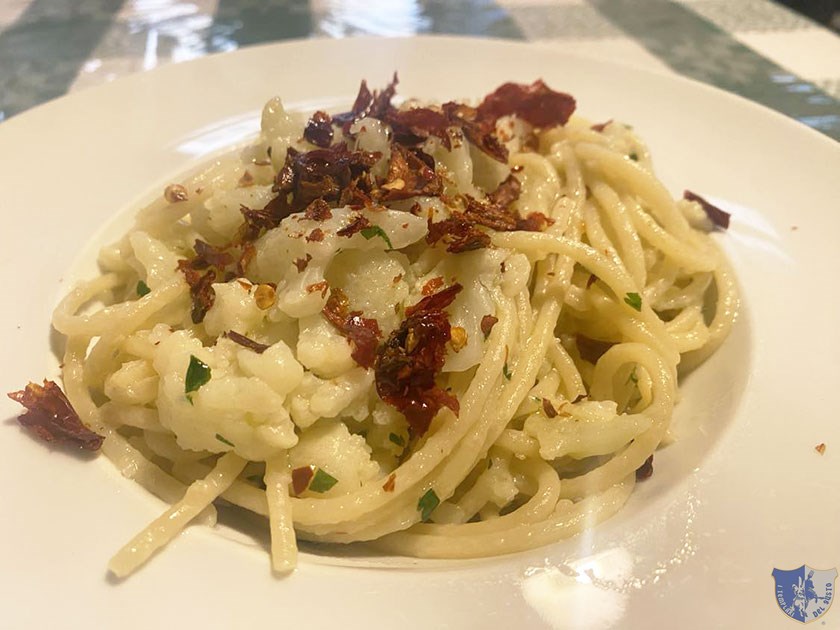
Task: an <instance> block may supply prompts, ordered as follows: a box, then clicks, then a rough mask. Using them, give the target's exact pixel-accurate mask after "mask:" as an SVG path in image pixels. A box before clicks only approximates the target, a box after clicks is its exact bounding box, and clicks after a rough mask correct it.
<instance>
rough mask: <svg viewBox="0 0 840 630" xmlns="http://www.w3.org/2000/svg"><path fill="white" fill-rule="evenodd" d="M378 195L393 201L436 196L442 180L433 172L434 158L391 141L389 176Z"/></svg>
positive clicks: (441, 185) (440, 188)
mask: <svg viewBox="0 0 840 630" xmlns="http://www.w3.org/2000/svg"><path fill="white" fill-rule="evenodd" d="M380 191H384V192H382V193H380V195H379V196H380V198H381V199H382V200H384V201H396V200H398V199H408V198H409V197H417V196H420V195H422V196H428V197H437V196H439V195H440V194H441V193H442V192H443V180H441V178H440V176H439V175H438V174H437V173H435V161H434V158H432V157H431V156H430V155H428V154H427V153H424V152H423V151H421V150H420V149H410V148H408V147H405V146H403V145H401V144H397V143H392V144H391V161H390V162H389V164H388V176H387V177H386V179H385V182H384V183H382V184H380Z"/></svg>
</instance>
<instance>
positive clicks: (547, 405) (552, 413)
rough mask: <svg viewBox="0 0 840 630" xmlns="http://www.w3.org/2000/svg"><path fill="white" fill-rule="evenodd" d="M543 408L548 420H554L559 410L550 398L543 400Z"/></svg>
mask: <svg viewBox="0 0 840 630" xmlns="http://www.w3.org/2000/svg"><path fill="white" fill-rule="evenodd" d="M542 408H543V412H544V413H545V416H546V418H554V417H556V416H557V410H556V409H555V408H554V405H552V404H551V401H550V400H549V399H548V398H543V399H542Z"/></svg>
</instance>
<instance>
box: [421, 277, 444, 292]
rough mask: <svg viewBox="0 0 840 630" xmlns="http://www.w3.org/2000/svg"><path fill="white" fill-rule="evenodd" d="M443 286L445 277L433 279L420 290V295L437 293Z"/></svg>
mask: <svg viewBox="0 0 840 630" xmlns="http://www.w3.org/2000/svg"><path fill="white" fill-rule="evenodd" d="M442 286H443V276H437V277H436V278H432V279H431V280H429V281H428V282H427V283H426V284H424V285H423V288H422V289H421V290H420V293H422V294H423V295H431V294H432V293H437V292H438V291H439V290H440V288H441V287H442Z"/></svg>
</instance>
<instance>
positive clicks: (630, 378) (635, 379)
mask: <svg viewBox="0 0 840 630" xmlns="http://www.w3.org/2000/svg"><path fill="white" fill-rule="evenodd" d="M627 382H628V383H636V384H638V383H639V377H638V375H637V374H636V368H633V371H632V372H630V376H628V377H627Z"/></svg>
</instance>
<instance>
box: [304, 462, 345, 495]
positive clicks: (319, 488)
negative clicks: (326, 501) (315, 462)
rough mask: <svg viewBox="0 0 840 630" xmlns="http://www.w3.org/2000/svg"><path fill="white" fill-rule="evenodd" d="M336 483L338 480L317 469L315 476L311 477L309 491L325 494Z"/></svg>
mask: <svg viewBox="0 0 840 630" xmlns="http://www.w3.org/2000/svg"><path fill="white" fill-rule="evenodd" d="M337 483H338V479H336V478H335V477H333V476H332V475H331V474H330V473H328V472H326V471H325V470H322V469H320V468H318V469H317V470H316V471H315V476H314V477H312V481H311V482H310V483H309V489H310V490H312V492H326V491H327V490H329V489H330V488H332V487H333V486H334V485H335V484H337Z"/></svg>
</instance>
